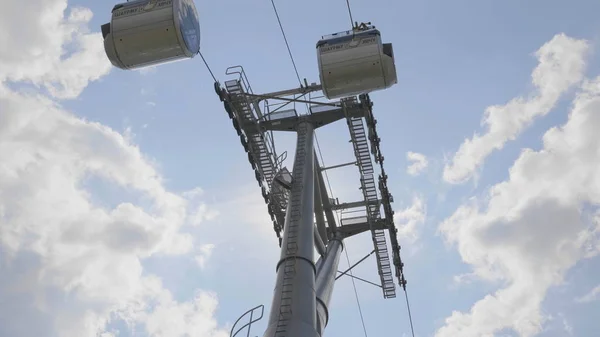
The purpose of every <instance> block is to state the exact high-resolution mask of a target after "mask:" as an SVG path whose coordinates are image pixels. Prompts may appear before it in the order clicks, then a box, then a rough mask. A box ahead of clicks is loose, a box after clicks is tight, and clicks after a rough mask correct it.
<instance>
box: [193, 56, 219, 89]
mask: <svg viewBox="0 0 600 337" xmlns="http://www.w3.org/2000/svg"><path fill="white" fill-rule="evenodd" d="M198 54H199V55H200V57H201V58H202V61H204V64H205V65H206V69H208V72H209V73H210V76H212V78H213V80H215V82H219V81H217V78H216V77H215V74H213V72H212V70H211V69H210V67H209V66H208V63H207V62H206V59H204V55H202V53H201V52H198Z"/></svg>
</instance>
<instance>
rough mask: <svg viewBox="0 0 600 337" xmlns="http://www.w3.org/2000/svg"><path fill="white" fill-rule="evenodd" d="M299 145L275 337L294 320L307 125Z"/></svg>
mask: <svg viewBox="0 0 600 337" xmlns="http://www.w3.org/2000/svg"><path fill="white" fill-rule="evenodd" d="M297 132H298V143H297V148H296V157H295V159H294V168H293V180H292V191H291V198H290V221H289V225H288V226H289V228H287V229H286V231H285V235H286V241H285V244H286V247H285V251H286V254H285V262H284V264H283V266H282V267H283V268H284V270H283V271H284V272H283V280H282V287H281V301H280V305H279V318H278V321H277V328H276V330H275V337H285V336H286V332H287V327H288V324H289V321H290V319H291V318H292V303H293V296H294V282H295V278H296V261H297V257H296V254H297V253H298V229H299V227H300V222H301V221H302V209H301V206H302V190H303V189H304V186H303V185H302V182H303V179H304V176H303V175H304V172H303V167H304V164H305V157H306V153H305V145H306V133H307V129H306V125H304V124H301V125H300V126H299V127H298V130H297Z"/></svg>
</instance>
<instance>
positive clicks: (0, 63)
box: [0, 0, 110, 98]
mask: <svg viewBox="0 0 600 337" xmlns="http://www.w3.org/2000/svg"><path fill="white" fill-rule="evenodd" d="M2 6H3V7H2V13H0V32H3V33H0V46H5V48H4V47H3V48H1V49H0V83H2V82H4V81H13V82H28V83H33V84H34V85H36V86H39V87H44V88H46V89H47V90H48V91H49V92H50V94H51V95H53V96H54V97H57V98H74V97H76V96H78V95H79V94H80V93H81V91H82V90H83V88H85V87H86V85H87V83H88V82H89V81H92V80H97V79H99V78H100V77H101V76H103V75H105V74H107V73H108V72H109V71H110V62H109V61H108V60H107V58H106V55H105V53H104V49H103V48H104V47H103V43H102V35H101V34H100V33H89V29H88V27H87V23H88V22H89V21H90V20H91V18H92V12H91V11H90V10H89V9H87V8H79V7H76V8H73V9H71V10H70V11H69V14H68V16H66V17H65V16H64V12H65V9H66V8H67V1H66V0H44V1H42V0H30V1H27V2H19V1H9V2H7V3H3V4H2Z"/></svg>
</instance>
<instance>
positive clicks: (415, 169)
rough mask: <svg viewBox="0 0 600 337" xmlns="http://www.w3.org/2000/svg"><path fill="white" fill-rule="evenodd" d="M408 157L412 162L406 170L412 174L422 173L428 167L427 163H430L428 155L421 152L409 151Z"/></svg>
mask: <svg viewBox="0 0 600 337" xmlns="http://www.w3.org/2000/svg"><path fill="white" fill-rule="evenodd" d="M406 159H408V161H410V162H411V164H410V165H409V166H408V167H407V168H406V172H407V173H408V174H410V175H411V176H416V175H418V174H420V173H421V172H423V170H425V169H426V168H427V165H428V164H429V163H428V161H427V157H425V155H423V154H421V153H416V152H407V153H406Z"/></svg>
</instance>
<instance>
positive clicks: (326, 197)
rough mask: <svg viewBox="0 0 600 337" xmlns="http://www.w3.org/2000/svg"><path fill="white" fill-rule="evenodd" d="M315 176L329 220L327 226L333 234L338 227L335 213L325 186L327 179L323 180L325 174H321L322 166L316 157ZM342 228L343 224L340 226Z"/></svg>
mask: <svg viewBox="0 0 600 337" xmlns="http://www.w3.org/2000/svg"><path fill="white" fill-rule="evenodd" d="M315 175H316V179H317V180H318V182H319V189H320V190H321V201H322V203H323V208H324V209H325V217H326V218H327V226H328V227H329V229H330V230H331V231H333V232H335V230H336V228H337V225H336V222H335V217H334V216H333V211H332V210H331V203H330V202H329V195H328V193H327V186H325V179H323V172H321V166H320V165H319V160H318V159H317V157H316V156H315ZM340 226H341V224H340Z"/></svg>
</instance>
